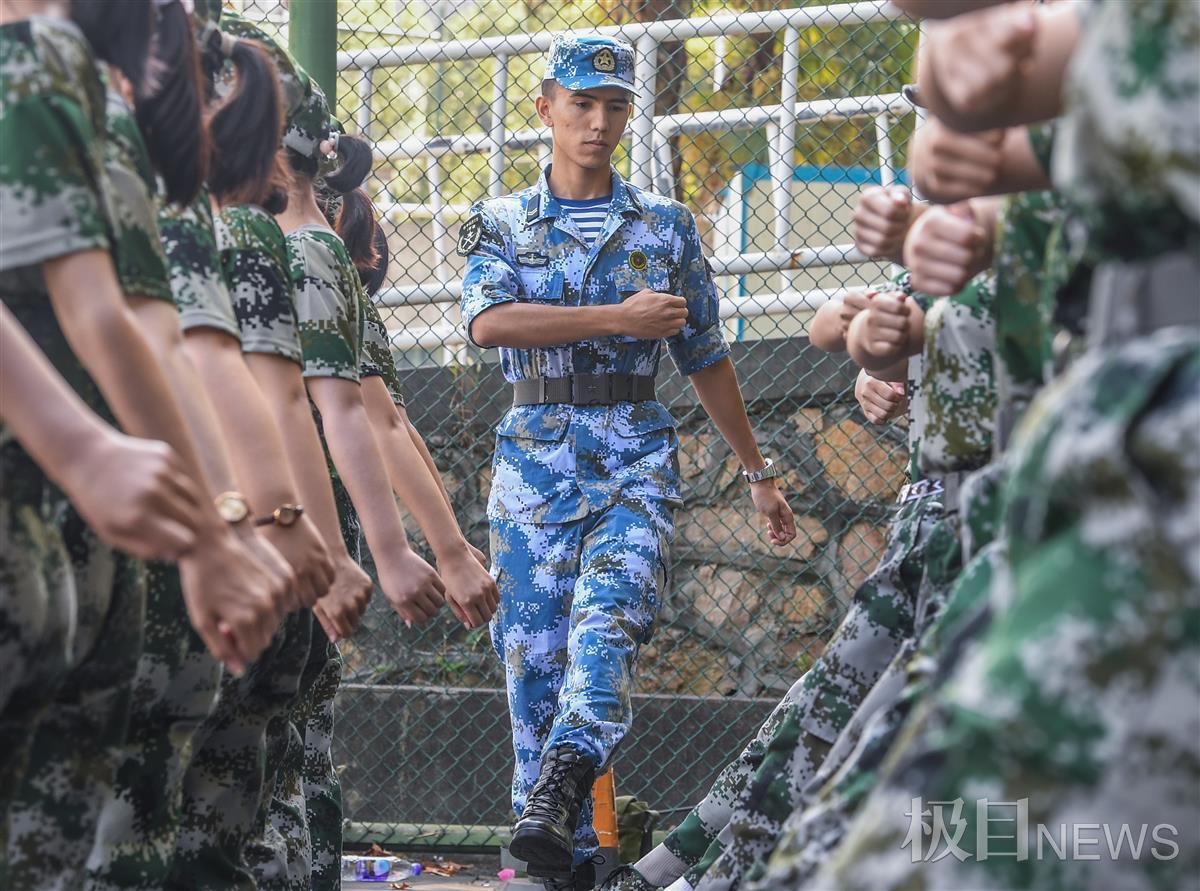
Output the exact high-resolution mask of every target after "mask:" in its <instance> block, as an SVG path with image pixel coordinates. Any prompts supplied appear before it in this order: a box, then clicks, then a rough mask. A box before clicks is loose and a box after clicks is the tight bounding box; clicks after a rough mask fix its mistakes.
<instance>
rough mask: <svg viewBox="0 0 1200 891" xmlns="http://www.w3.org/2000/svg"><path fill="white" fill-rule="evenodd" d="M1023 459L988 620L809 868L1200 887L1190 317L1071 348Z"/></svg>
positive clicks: (830, 877)
mask: <svg viewBox="0 0 1200 891" xmlns="http://www.w3.org/2000/svg"><path fill="white" fill-rule="evenodd" d="M1012 467H1013V475H1012V479H1011V482H1010V484H1009V485H1008V487H1007V490H1006V495H1005V501H1006V507H1005V518H1004V526H1003V536H1004V538H1005V539H1006V544H1007V552H1008V567H1007V570H1006V572H1005V573H1004V574H1002V576H1001V577H1000V578H999V579H997V580H996V581H995V584H994V588H995V591H996V593H995V595H994V597H993V601H992V604H991V606H992V612H993V617H992V619H991V623H990V624H989V625H988V626H987V627H986V629H985V630H984V631H983V632H982V634H980V635H979V637H978V640H977V641H976V642H975V644H974V645H973V646H971V647H970V648H969V649H968V650H967V651H966V652H965V653H964V655H963V656H962V657H961V660H960V661H959V663H958V664H957V665H956V667H955V668H954V670H953V671H952V672H951V673H950V675H949V677H948V678H947V679H946V680H945V682H944V683H942V684H941V685H940V686H939V687H938V688H937V689H936V691H935V692H934V693H933V694H932V695H930V696H927V697H926V698H925V699H924V700H923V701H922V702H921V703H920V704H919V705H918V707H917V708H915V709H914V713H913V716H912V717H911V718H910V720H909V721H908V722H907V724H906V725H905V727H904V728H903V729H902V730H901V732H900V736H899V738H898V740H897V742H896V745H895V748H894V751H893V753H892V754H891V755H890V756H889V758H888V759H887V761H886V763H885V765H884V768H883V774H884V775H883V777H882V779H881V780H880V782H879V784H878V786H877V788H876V789H875V790H874V791H873V792H872V793H871V794H870V796H869V797H868V799H867V801H866V802H864V804H863V806H862V809H861V812H860V813H859V815H858V817H857V818H856V819H855V821H854V822H853V823H852V825H851V826H850V829H849V832H848V834H847V836H846V839H845V841H844V842H843V843H842V845H840V846H839V847H838V848H837V850H836V851H835V852H834V855H833V856H832V857H831V858H830V860H829V861H828V862H827V863H826V864H825V865H824V867H823V868H822V869H821V870H820V871H819V872H818V873H817V874H816V876H815V877H814V879H813V881H812V886H813V887H817V888H825V887H836V888H839V889H846V891H854V889H871V891H887V889H899V888H905V889H910V888H922V889H925V888H928V889H940V888H946V889H950V888H972V889H976V888H978V889H1001V888H1003V889H1008V888H1022V889H1035V891H1038V889H1056V891H1060V889H1061V891H1083V889H1088V891H1090V889H1108V888H1112V889H1122V891H1138V889H1178V888H1184V887H1189V886H1190V887H1194V884H1195V880H1196V876H1197V874H1200V850H1198V849H1197V846H1196V844H1195V829H1196V826H1197V825H1200V714H1198V712H1197V709H1196V703H1197V701H1200V672H1197V670H1196V666H1197V665H1198V664H1200V596H1198V593H1200V542H1198V537H1197V534H1196V517H1197V516H1198V515H1200V350H1198V349H1197V346H1196V334H1195V332H1194V331H1181V330H1180V329H1174V330H1165V331H1162V332H1159V333H1158V334H1157V335H1154V336H1151V337H1147V338H1143V339H1142V340H1139V341H1133V342H1131V343H1128V344H1126V345H1124V346H1121V347H1120V348H1118V349H1115V350H1113V351H1111V352H1108V353H1105V354H1098V355H1094V356H1087V357H1085V358H1083V359H1081V360H1080V361H1078V362H1077V363H1076V364H1075V366H1074V367H1073V368H1072V370H1071V372H1070V373H1069V374H1068V375H1067V376H1066V378H1065V379H1064V380H1063V382H1062V383H1061V384H1060V385H1057V386H1055V387H1052V388H1051V390H1050V391H1049V392H1047V393H1046V394H1044V395H1043V396H1041V397H1040V398H1039V399H1038V400H1037V402H1035V404H1034V406H1033V407H1032V408H1031V410H1030V414H1029V416H1028V417H1027V418H1026V420H1025V423H1024V424H1023V426H1022V427H1021V428H1020V429H1019V430H1018V433H1017V436H1016V438H1015V440H1014V444H1013V454H1012ZM1080 833H1082V839H1083V844H1082V845H1081V846H1078V850H1079V851H1080V852H1081V853H1082V854H1083V855H1084V856H1080V857H1076V856H1074V851H1075V850H1076V838H1077V837H1078V836H1079V834H1080ZM1189 883H1190V884H1189Z"/></svg>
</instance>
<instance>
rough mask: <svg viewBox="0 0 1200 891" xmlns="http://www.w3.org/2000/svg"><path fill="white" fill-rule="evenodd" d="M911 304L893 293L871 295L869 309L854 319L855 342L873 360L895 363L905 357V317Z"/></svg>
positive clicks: (906, 341)
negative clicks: (873, 358) (856, 331)
mask: <svg viewBox="0 0 1200 891" xmlns="http://www.w3.org/2000/svg"><path fill="white" fill-rule="evenodd" d="M911 304H912V301H911V300H909V299H908V298H907V297H906V296H905V295H904V294H902V293H899V292H895V293H887V294H874V295H872V297H871V305H870V306H869V307H867V309H865V310H863V311H862V312H861V313H859V314H858V315H857V316H855V318H854V322H853V323H852V324H853V327H854V328H858V329H859V332H860V333H859V334H858V339H859V340H860V341H861V343H862V345H863V347H864V348H865V350H866V352H867V353H869V354H870V355H871V356H873V357H875V358H876V360H883V359H888V360H893V361H894V360H896V359H900V358H902V357H904V356H906V355H908V353H907V352H906V349H907V347H908V325H909V320H908V315H909V309H910V306H911Z"/></svg>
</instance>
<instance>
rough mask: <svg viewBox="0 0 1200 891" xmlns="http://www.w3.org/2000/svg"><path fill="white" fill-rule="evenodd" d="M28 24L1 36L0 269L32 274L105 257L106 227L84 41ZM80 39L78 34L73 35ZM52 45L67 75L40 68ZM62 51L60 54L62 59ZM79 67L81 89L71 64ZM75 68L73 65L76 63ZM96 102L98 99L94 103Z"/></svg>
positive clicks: (98, 139)
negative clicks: (91, 253) (51, 265)
mask: <svg viewBox="0 0 1200 891" xmlns="http://www.w3.org/2000/svg"><path fill="white" fill-rule="evenodd" d="M38 29H39V25H38V24H35V23H34V21H31V20H27V21H25V22H19V23H15V24H11V25H6V26H5V27H4V29H3V33H2V35H0V75H2V76H3V77H2V81H0V207H2V208H3V212H2V213H0V269H3V270H9V269H16V268H20V267H23V266H32V265H35V264H37V263H41V262H43V261H46V260H51V259H54V258H55V257H62V256H65V255H67V254H72V253H75V252H76V251H83V250H89V249H97V248H99V249H103V250H107V249H108V247H109V224H108V219H107V215H106V208H105V204H104V200H105V199H104V197H103V192H102V189H103V188H105V186H104V182H103V180H104V173H103V167H102V161H101V159H100V158H99V155H98V154H96V153H93V152H92V151H91V148H92V147H94V146H98V145H102V134H100V133H97V132H96V122H95V120H94V119H93V116H92V114H91V113H90V112H91V109H89V107H88V104H87V103H88V101H89V97H88V95H87V94H86V90H85V89H84V88H83V86H81V82H82V79H83V78H91V79H92V80H95V77H96V75H95V72H94V70H93V69H92V68H91V63H90V61H89V58H90V57H89V56H88V55H87V51H86V47H82V48H81V47H79V46H76V45H74V42H73V40H74V39H77V40H79V41H82V37H81V36H77V37H76V36H74V35H72V34H70V33H69V32H66V31H63V32H62V33H59V32H57V31H56V30H55V29H49V28H48V29H46V33H40V32H39V33H35V31H37V30H38ZM76 35H77V32H76ZM43 42H49V43H51V44H54V46H53V47H52V49H54V51H55V52H57V53H58V56H59V57H60V58H61V59H64V60H67V61H64V62H63V64H62V70H60V71H57V72H55V71H51V70H50V69H48V67H47V66H46V65H44V64H43V61H42V59H41V55H42V53H41V52H39V44H40V43H43ZM59 50H61V52H59ZM72 59H77V60H78V64H79V66H81V70H80V71H78V72H74V73H77V74H78V75H79V79H80V81H79V82H77V81H76V80H75V79H73V78H72V77H71V75H72V73H73V72H72V71H70V70H67V69H68V68H69V67H71V66H69V65H68V62H70V60H72ZM71 65H74V63H71ZM97 98H98V97H97Z"/></svg>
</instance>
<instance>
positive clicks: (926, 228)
mask: <svg viewBox="0 0 1200 891" xmlns="http://www.w3.org/2000/svg"><path fill="white" fill-rule="evenodd" d="M990 258H991V243H990V240H989V238H988V234H987V232H986V231H985V230H984V228H983V227H982V226H980V225H979V224H978V223H977V222H976V221H975V218H974V216H973V215H972V214H971V209H970V207H968V206H967V205H966V204H955V205H951V206H950V207H935V208H931V209H930V210H929V211H928V212H927V213H925V215H924V216H922V217H921V219H919V220H918V221H917V223H916V225H914V226H913V227H912V231H911V232H909V233H908V238H907V239H905V242H904V265H905V266H906V267H907V268H908V271H909V275H910V276H911V281H912V286H913V288H914V289H915V290H917V291H921V292H922V293H924V294H929V295H931V296H934V297H947V296H949V295H951V294H957V293H958V292H959V291H961V290H962V289H963V287H964V286H965V285H966V283H967V282H968V281H970V280H971V278H972V277H974V276H975V275H976V273H978V272H980V271H982V270H983V269H985V268H986V267H987V265H988V261H989V260H990Z"/></svg>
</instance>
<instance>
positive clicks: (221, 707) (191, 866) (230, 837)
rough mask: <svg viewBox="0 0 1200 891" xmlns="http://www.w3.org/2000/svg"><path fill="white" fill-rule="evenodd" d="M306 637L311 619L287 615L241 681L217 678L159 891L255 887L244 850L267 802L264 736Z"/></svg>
mask: <svg viewBox="0 0 1200 891" xmlns="http://www.w3.org/2000/svg"><path fill="white" fill-rule="evenodd" d="M310 629H311V613H309V612H308V611H302V612H298V613H292V614H291V615H289V616H288V617H287V618H286V619H285V620H284V622H283V625H282V626H281V627H280V629H279V631H277V632H276V634H275V637H274V639H273V640H272V642H271V645H270V646H269V647H268V648H267V650H266V651H265V652H264V653H263V654H262V656H260V657H259V658H258V660H257V661H256V662H254V664H252V665H251V666H250V667H249V668H248V669H247V671H246V673H245V674H244V675H243V676H242V677H240V678H237V677H234V676H233V675H232V674H228V673H226V674H225V676H224V677H223V678H222V680H221V691H220V695H219V696H218V698H217V703H216V706H215V707H214V708H213V710H212V713H211V714H210V715H209V716H208V718H206V719H205V721H204V723H203V724H201V726H200V729H199V730H198V731H197V732H196V734H195V737H194V738H193V742H192V747H193V748H192V761H191V764H190V765H189V766H188V769H187V772H186V774H185V775H184V781H183V817H182V824H181V830H180V833H179V842H178V845H177V847H176V850H175V860H174V863H173V864H172V867H171V878H170V881H169V882H168V883H167V887H170V888H188V889H213V891H217V889H220V891H228V889H247V891H253V889H254V888H255V887H256V883H255V880H254V876H253V873H252V871H251V867H250V863H249V862H248V853H249V852H248V850H247V849H248V846H249V845H250V844H251V842H252V841H253V840H255V839H256V838H261V837H262V835H263V831H262V826H261V823H260V821H262V820H264V819H265V816H264V808H265V804H264V802H266V801H268V800H269V799H270V792H271V790H270V789H269V788H268V783H269V782H270V781H271V780H272V779H273V778H268V776H267V767H266V761H267V747H268V729H269V728H275V729H277V728H278V727H279V722H278V719H280V718H281V717H282V716H285V715H286V714H287V710H288V709H289V708H290V707H291V705H292V702H293V700H294V699H295V697H296V689H297V684H298V683H299V679H300V673H301V671H302V669H303V666H304V662H305V659H306V658H307V656H308V648H309V644H310ZM273 722H274V723H273ZM272 742H275V743H278V739H277V738H273V739H272ZM257 856H269V855H261V854H258V855H257Z"/></svg>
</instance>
